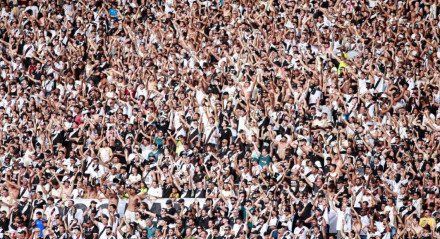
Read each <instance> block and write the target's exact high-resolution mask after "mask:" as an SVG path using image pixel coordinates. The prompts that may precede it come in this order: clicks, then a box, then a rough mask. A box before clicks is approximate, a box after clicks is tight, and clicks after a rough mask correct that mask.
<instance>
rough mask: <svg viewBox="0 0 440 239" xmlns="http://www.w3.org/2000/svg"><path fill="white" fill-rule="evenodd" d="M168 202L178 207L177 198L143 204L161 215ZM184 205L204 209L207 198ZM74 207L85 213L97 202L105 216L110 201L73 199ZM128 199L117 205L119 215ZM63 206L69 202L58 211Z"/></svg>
mask: <svg viewBox="0 0 440 239" xmlns="http://www.w3.org/2000/svg"><path fill="white" fill-rule="evenodd" d="M168 200H171V201H172V202H173V206H176V205H177V204H178V203H177V201H178V200H179V198H178V199H176V198H172V199H171V198H160V199H154V200H152V199H144V200H143V202H146V203H147V204H148V208H149V209H150V211H151V212H153V213H160V210H161V209H162V208H166V202H167V201H168ZM183 200H184V205H185V206H187V207H189V208H190V207H191V206H192V205H193V204H194V203H195V202H198V203H199V205H200V207H201V208H202V207H203V205H205V201H206V198H183ZM217 200H218V199H213V202H214V203H216V202H217ZM72 201H73V204H74V206H75V207H76V208H77V209H81V210H82V211H83V212H85V211H86V210H87V208H88V207H90V203H91V202H92V201H95V202H97V205H96V207H97V209H101V210H102V211H103V213H104V214H105V213H106V211H107V208H108V199H103V200H98V199H72ZM127 204H128V199H120V200H119V202H118V205H117V211H118V213H119V215H121V216H122V215H124V214H125V210H126V209H127ZM63 206H67V201H66V202H64V205H59V206H58V209H59V211H60V213H62V212H63Z"/></svg>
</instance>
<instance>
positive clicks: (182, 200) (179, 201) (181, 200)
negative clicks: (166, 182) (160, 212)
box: [177, 198, 185, 203]
mask: <svg viewBox="0 0 440 239" xmlns="http://www.w3.org/2000/svg"><path fill="white" fill-rule="evenodd" d="M177 202H178V203H184V202H185V200H184V199H183V198H181V199H179V200H177Z"/></svg>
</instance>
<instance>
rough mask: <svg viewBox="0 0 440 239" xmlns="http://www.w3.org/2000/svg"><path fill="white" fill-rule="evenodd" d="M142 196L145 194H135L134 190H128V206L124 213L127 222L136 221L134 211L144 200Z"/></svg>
mask: <svg viewBox="0 0 440 239" xmlns="http://www.w3.org/2000/svg"><path fill="white" fill-rule="evenodd" d="M144 194H145V192H143V193H139V194H136V189H134V188H131V187H130V188H129V197H128V205H127V210H126V211H125V217H126V218H127V220H128V221H129V222H133V221H135V220H136V210H137V207H138V205H139V202H140V201H142V200H143V199H144V198H145V196H144Z"/></svg>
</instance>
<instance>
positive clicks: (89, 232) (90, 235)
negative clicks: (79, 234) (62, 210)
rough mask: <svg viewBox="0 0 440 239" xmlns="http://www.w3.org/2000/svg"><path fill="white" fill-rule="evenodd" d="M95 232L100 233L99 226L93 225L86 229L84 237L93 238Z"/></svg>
mask: <svg viewBox="0 0 440 239" xmlns="http://www.w3.org/2000/svg"><path fill="white" fill-rule="evenodd" d="M93 234H99V230H98V227H97V226H95V225H93V226H92V227H89V228H85V229H84V238H85V239H93Z"/></svg>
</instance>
